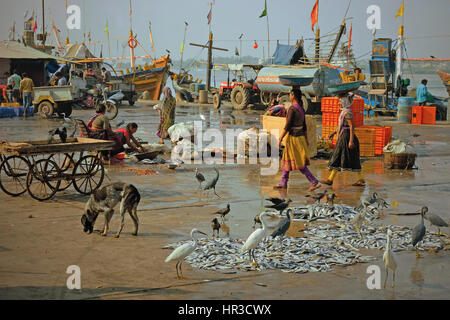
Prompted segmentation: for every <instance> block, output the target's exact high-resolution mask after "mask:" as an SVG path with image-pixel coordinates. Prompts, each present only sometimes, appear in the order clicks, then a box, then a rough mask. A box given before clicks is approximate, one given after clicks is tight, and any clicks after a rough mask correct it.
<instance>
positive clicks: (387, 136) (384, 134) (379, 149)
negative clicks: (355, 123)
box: [361, 126, 392, 156]
mask: <svg viewBox="0 0 450 320" xmlns="http://www.w3.org/2000/svg"><path fill="white" fill-rule="evenodd" d="M361 128H368V129H374V130H375V141H374V142H375V155H377V156H378V155H382V154H383V148H384V147H385V146H386V145H387V144H388V143H389V142H391V139H392V127H380V126H362V127H361Z"/></svg>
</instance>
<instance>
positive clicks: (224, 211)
mask: <svg viewBox="0 0 450 320" xmlns="http://www.w3.org/2000/svg"><path fill="white" fill-rule="evenodd" d="M230 210H231V209H230V204H227V207H226V208H223V209H220V210H219V211H217V212H214V214H220V215H221V216H222V220H224V219H225V216H226V215H227V214H228V213H229V212H230Z"/></svg>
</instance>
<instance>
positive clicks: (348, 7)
mask: <svg viewBox="0 0 450 320" xmlns="http://www.w3.org/2000/svg"><path fill="white" fill-rule="evenodd" d="M351 3H352V0H350V1H349V2H348V6H347V10H346V11H345V15H344V19H343V20H345V18H346V17H347V13H348V9H350V4H351Z"/></svg>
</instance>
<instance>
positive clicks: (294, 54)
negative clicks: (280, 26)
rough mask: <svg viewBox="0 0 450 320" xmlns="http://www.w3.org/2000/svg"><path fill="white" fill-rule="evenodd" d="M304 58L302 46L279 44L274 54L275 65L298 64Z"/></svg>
mask: <svg viewBox="0 0 450 320" xmlns="http://www.w3.org/2000/svg"><path fill="white" fill-rule="evenodd" d="M303 56H304V51H303V47H302V46H300V45H299V46H297V47H296V46H290V45H287V44H277V48H276V50H275V53H274V54H273V64H276V65H282V66H289V65H294V64H298V61H299V60H300V59H301V58H302V57H303Z"/></svg>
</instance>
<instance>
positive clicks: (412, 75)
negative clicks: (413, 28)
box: [400, 42, 415, 80]
mask: <svg viewBox="0 0 450 320" xmlns="http://www.w3.org/2000/svg"><path fill="white" fill-rule="evenodd" d="M403 44H404V45H403V46H401V47H400V50H402V47H404V48H405V54H406V57H407V58H408V59H409V57H408V51H407V50H406V42H403ZM408 66H409V72H410V73H411V77H412V78H413V80H415V79H414V73H413V72H412V68H411V62H410V61H408Z"/></svg>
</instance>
